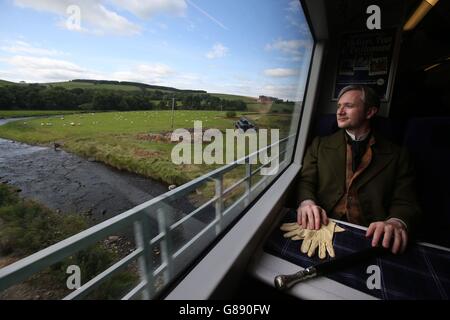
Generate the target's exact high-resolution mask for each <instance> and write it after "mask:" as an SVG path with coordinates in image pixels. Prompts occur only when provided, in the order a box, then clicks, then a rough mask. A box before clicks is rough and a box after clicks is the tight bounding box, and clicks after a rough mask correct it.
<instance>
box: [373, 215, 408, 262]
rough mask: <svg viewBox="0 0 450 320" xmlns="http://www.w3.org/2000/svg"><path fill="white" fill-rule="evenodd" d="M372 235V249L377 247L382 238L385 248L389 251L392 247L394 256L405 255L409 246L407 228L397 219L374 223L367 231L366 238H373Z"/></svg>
mask: <svg viewBox="0 0 450 320" xmlns="http://www.w3.org/2000/svg"><path fill="white" fill-rule="evenodd" d="M372 235H373V239H372V247H376V246H377V245H378V242H380V240H381V238H383V242H382V245H383V247H384V248H386V249H388V248H390V247H391V246H392V248H391V251H392V253H393V254H397V253H399V252H400V253H403V252H404V251H405V249H406V245H407V244H408V233H407V231H406V229H405V226H404V225H403V224H402V223H401V222H399V221H397V220H395V219H389V220H387V221H378V222H372V223H371V224H370V225H369V228H368V229H367V232H366V237H371V236H372Z"/></svg>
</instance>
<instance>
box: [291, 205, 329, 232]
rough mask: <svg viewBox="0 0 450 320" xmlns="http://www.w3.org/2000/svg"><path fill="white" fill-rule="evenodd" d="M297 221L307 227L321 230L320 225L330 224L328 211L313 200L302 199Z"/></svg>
mask: <svg viewBox="0 0 450 320" xmlns="http://www.w3.org/2000/svg"><path fill="white" fill-rule="evenodd" d="M297 223H298V224H299V225H301V226H302V227H303V228H305V229H315V230H319V229H320V225H321V224H324V225H328V217H327V213H326V211H325V210H324V209H322V208H321V207H319V206H318V205H316V203H315V202H314V201H312V200H305V201H302V203H301V204H300V207H298V209H297Z"/></svg>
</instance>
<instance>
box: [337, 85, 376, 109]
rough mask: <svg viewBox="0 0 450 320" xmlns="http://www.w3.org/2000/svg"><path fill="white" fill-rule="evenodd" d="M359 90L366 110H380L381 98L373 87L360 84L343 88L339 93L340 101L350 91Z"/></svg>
mask: <svg viewBox="0 0 450 320" xmlns="http://www.w3.org/2000/svg"><path fill="white" fill-rule="evenodd" d="M352 90H357V91H360V92H361V99H362V101H363V103H364V107H365V108H366V110H367V109H368V108H370V107H375V108H377V109H380V97H379V96H378V94H377V93H376V92H375V90H373V89H372V88H371V87H368V86H364V85H360V84H351V85H349V86H346V87H344V88H342V90H341V91H340V92H339V95H338V100H339V99H340V98H341V97H342V95H343V94H344V93H346V92H348V91H352Z"/></svg>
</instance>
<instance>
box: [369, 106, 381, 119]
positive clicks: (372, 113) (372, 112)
mask: <svg viewBox="0 0 450 320" xmlns="http://www.w3.org/2000/svg"><path fill="white" fill-rule="evenodd" d="M377 112H378V108H376V107H369V108H368V109H367V111H366V119H367V120H370V119H371V118H373V117H374V116H375V115H376V114H377Z"/></svg>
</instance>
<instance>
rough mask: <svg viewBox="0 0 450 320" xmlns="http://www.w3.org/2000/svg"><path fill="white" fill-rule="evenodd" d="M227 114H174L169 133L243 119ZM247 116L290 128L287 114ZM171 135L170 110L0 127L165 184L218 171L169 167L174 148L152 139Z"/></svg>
mask: <svg viewBox="0 0 450 320" xmlns="http://www.w3.org/2000/svg"><path fill="white" fill-rule="evenodd" d="M225 113H226V112H218V111H176V112H175V118H174V125H173V128H174V129H176V128H185V129H189V128H193V126H194V121H196V120H201V121H202V125H203V129H207V128H217V129H219V130H224V129H234V122H235V121H236V120H237V118H238V117H239V116H240V115H241V114H239V113H238V114H237V116H236V118H226V116H225ZM246 116H247V117H248V118H249V119H251V120H253V121H255V123H256V124H257V125H258V127H259V128H288V127H289V124H290V122H289V121H290V117H289V116H286V115H267V114H258V113H247V114H246ZM172 131H173V130H172V127H171V111H138V112H106V113H84V114H75V115H66V116H61V117H56V118H39V119H33V120H29V121H23V120H21V121H17V122H12V123H8V124H6V125H3V126H0V137H2V138H7V139H12V140H16V141H22V142H26V143H30V144H39V145H49V146H53V143H54V142H58V143H60V144H61V145H63V148H64V149H66V150H67V151H69V152H73V153H75V154H78V155H81V156H83V157H86V158H93V159H95V160H97V161H100V162H103V163H106V164H108V165H110V166H113V167H115V168H118V169H121V170H127V171H130V172H135V173H138V174H141V175H144V176H147V177H151V178H153V179H156V180H159V181H162V182H164V183H167V184H176V185H181V184H183V183H185V182H188V181H190V180H192V179H194V178H196V177H198V176H200V175H202V174H204V173H206V172H209V171H211V170H213V169H215V168H217V167H219V166H220V165H206V164H195V165H194V164H183V165H175V164H173V163H172V161H171V152H172V149H173V147H174V146H175V144H176V143H171V142H170V141H167V139H166V140H164V139H161V140H159V139H158V140H155V139H151V138H150V137H151V134H160V133H169V137H170V132H172ZM281 134H283V130H281ZM230 181H231V180H230ZM226 184H228V183H226Z"/></svg>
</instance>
